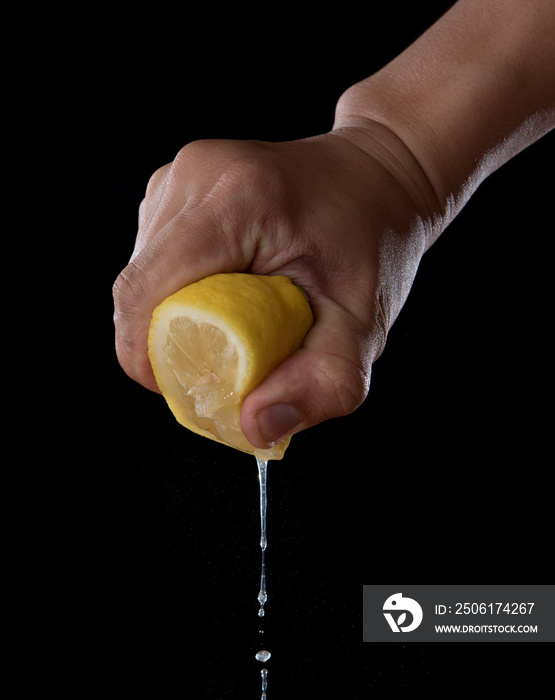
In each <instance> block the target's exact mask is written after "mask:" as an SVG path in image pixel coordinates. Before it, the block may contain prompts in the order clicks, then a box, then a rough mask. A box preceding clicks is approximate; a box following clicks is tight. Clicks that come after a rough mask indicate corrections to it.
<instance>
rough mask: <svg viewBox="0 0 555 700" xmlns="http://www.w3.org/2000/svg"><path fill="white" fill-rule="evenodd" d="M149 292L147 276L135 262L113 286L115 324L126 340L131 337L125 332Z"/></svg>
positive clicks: (121, 273) (133, 261)
mask: <svg viewBox="0 0 555 700" xmlns="http://www.w3.org/2000/svg"><path fill="white" fill-rule="evenodd" d="M148 290H149V285H148V282H147V279H146V275H145V274H144V272H143V270H142V269H141V267H140V266H139V265H138V264H137V262H136V261H135V260H132V261H131V262H130V263H129V264H128V265H127V267H125V268H124V269H123V270H122V271H121V272H120V274H119V275H118V277H117V279H116V281H115V282H114V284H113V287H112V296H113V300H114V322H115V324H116V326H117V327H119V328H120V330H121V331H122V333H123V336H122V337H123V339H124V340H125V339H126V337H128V335H129V333H128V332H127V333H124V331H127V330H128V328H129V326H130V323H131V321H132V318H133V317H134V316H135V314H136V313H137V312H138V310H139V309H140V308H142V306H143V305H144V302H145V300H146V299H147V298H148Z"/></svg>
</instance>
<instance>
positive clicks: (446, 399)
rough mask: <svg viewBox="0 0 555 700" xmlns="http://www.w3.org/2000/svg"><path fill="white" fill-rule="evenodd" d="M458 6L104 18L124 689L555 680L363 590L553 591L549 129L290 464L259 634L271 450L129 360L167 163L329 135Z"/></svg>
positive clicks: (101, 592) (104, 526)
mask: <svg viewBox="0 0 555 700" xmlns="http://www.w3.org/2000/svg"><path fill="white" fill-rule="evenodd" d="M450 4H452V3H446V2H439V1H436V2H427V3H412V2H410V3H409V2H406V3H391V4H389V5H387V6H386V7H385V8H380V12H379V15H378V13H377V9H376V8H375V7H374V6H372V5H370V6H368V7H367V9H366V10H365V12H364V13H362V9H363V6H360V5H358V6H356V7H354V6H352V7H351V6H345V7H334V8H330V10H329V11H326V12H324V11H323V10H322V9H317V10H314V11H313V12H310V13H301V12H300V9H299V8H297V7H294V8H284V7H283V6H281V7H280V9H279V11H278V10H276V11H275V12H272V10H264V11H263V12H261V14H260V16H258V12H257V8H256V6H255V7H254V8H253V7H250V6H249V9H248V10H247V9H246V8H245V9H242V8H239V7H235V8H233V10H232V11H227V12H226V11H222V10H220V9H216V8H208V9H207V10H205V11H202V12H200V11H199V12H197V13H192V12H191V11H190V9H187V10H184V11H178V10H175V9H174V8H173V7H172V11H171V13H170V12H169V11H168V9H167V8H165V7H164V6H159V7H158V6H155V5H153V6H151V7H147V8H146V9H145V12H144V13H143V14H142V15H141V16H140V17H137V16H136V15H132V16H131V15H130V16H129V17H126V18H125V20H124V21H123V22H121V21H120V22H118V23H116V22H115V21H114V22H111V21H110V18H109V17H107V18H106V22H105V23H104V24H105V28H104V30H103V31H102V32H101V33H100V34H99V36H98V44H97V50H98V57H99V67H98V71H97V72H93V82H94V94H95V100H94V108H95V110H96V111H97V112H98V120H99V121H98V123H99V125H100V127H101V128H102V130H103V134H104V137H103V139H102V144H101V147H100V148H99V150H98V152H97V153H95V154H92V155H93V156H94V157H95V158H97V159H98V161H99V163H100V165H101V168H102V176H101V182H102V188H99V190H98V192H97V193H96V194H95V196H94V203H95V207H97V208H98V211H99V212H100V215H101V219H102V223H101V243H102V260H103V264H102V269H101V273H99V276H100V278H101V279H100V282H101V287H102V292H101V299H102V305H103V306H102V308H101V312H102V320H101V332H100V337H101V338H102V351H101V358H100V369H101V375H102V381H101V383H100V384H99V386H98V387H95V388H96V389H97V390H98V391H99V395H100V396H101V397H102V401H103V406H104V408H103V411H104V413H105V415H104V416H103V420H102V423H101V425H102V426H103V427H102V430H100V431H98V432H95V435H96V441H97V442H98V443H100V446H101V450H102V459H101V461H100V462H99V464H98V465H97V466H96V467H95V468H94V470H91V471H90V473H89V472H87V479H88V482H89V483H88V485H87V487H88V488H89V489H90V492H91V493H92V494H94V497H95V499H96V500H97V506H98V508H97V511H96V515H95V519H94V521H93V523H92V527H91V530H92V540H91V541H92V544H91V554H92V560H91V561H94V562H95V565H94V566H93V565H91V570H90V572H88V574H87V576H88V579H89V584H90V585H91V586H92V588H93V590H94V596H93V600H92V601H91V602H90V605H91V609H92V611H93V616H92V617H93V620H92V621H91V623H90V624H91V625H92V628H94V629H96V628H98V629H101V631H102V633H101V635H100V638H99V641H98V642H97V643H95V644H94V645H92V649H91V652H90V661H91V663H92V668H93V670H92V671H91V681H92V678H93V677H94V682H95V683H98V682H100V684H101V685H103V686H104V687H105V689H106V691H110V692H111V693H116V694H117V695H118V697H129V698H174V697H175V698H177V697H195V698H242V699H244V698H256V697H259V692H260V675H259V674H260V667H261V665H260V664H259V663H258V662H257V661H255V660H254V654H255V653H256V651H258V649H260V648H263V647H264V648H268V649H269V650H270V651H271V652H272V659H271V660H270V661H268V663H267V664H266V666H267V668H268V670H269V687H268V698H269V700H278V699H279V698H294V697H324V698H353V699H355V698H370V697H390V696H392V695H393V696H395V695H396V694H399V695H400V694H406V693H407V692H409V693H410V692H411V691H418V690H423V689H424V690H426V691H427V693H428V694H431V695H434V694H435V693H437V694H438V696H439V695H440V694H441V696H442V697H443V696H444V695H445V694H446V693H448V692H452V691H454V690H456V689H458V690H461V689H462V690H465V691H469V692H478V693H486V692H495V691H499V690H500V689H502V688H509V687H511V688H516V689H519V688H521V689H523V690H524V689H526V691H527V692H528V693H532V694H533V693H534V690H535V689H536V687H537V683H538V682H539V679H540V677H541V676H542V675H543V674H544V673H545V657H546V654H545V652H544V651H543V648H542V646H543V645H534V644H516V645H492V644H474V645H463V646H464V648H462V647H461V646H460V645H457V644H449V645H447V644H444V645H440V644H428V645H416V644H413V645H411V644H408V645H401V644H382V645H379V644H366V645H363V644H362V641H361V640H362V585H363V584H371V583H378V582H379V581H383V580H393V578H397V579H400V578H403V576H401V574H405V573H411V574H415V573H416V574H417V576H416V577H415V576H412V578H413V579H414V578H418V577H420V579H421V580H428V581H429V582H438V581H439V580H440V579H443V580H448V581H456V580H467V581H469V580H488V581H493V580H494V579H495V580H505V581H508V580H512V581H516V580H518V581H526V580H528V581H536V582H537V583H540V582H546V574H547V562H548V560H549V559H550V555H549V552H548V547H547V541H548V540H547V537H548V533H549V526H548V517H547V516H548V512H549V509H550V507H551V501H552V499H551V496H550V493H549V492H548V490H547V489H546V486H545V479H546V475H547V470H548V460H549V454H550V452H549V448H550V446H551V430H552V421H551V420H548V418H549V417H550V416H552V411H551V381H550V379H551V362H548V358H549V359H551V356H552V352H551V337H550V325H551V324H550V320H551V317H552V312H551V305H550V301H551V298H550V296H551V295H550V293H551V288H550V279H551V275H552V266H551V253H550V250H549V249H548V246H550V245H551V239H552V237H553V222H552V218H551V208H552V199H553V169H552V162H553V156H554V140H553V135H552V134H550V135H549V136H548V137H546V138H544V139H543V140H541V141H540V142H538V143H537V144H535V145H534V146H532V147H530V148H529V149H528V150H527V151H525V152H524V153H522V154H520V155H519V156H517V157H516V158H515V159H514V160H513V161H512V162H511V163H509V164H508V165H506V166H504V168H502V169H501V170H500V171H499V172H498V173H496V174H495V175H493V176H492V177H491V178H489V179H488V180H487V181H486V182H485V183H484V184H483V185H482V186H481V187H480V189H479V190H478V192H477V193H476V194H475V195H474V197H473V199H472V200H471V201H470V203H469V204H468V205H467V207H466V208H465V209H464V210H463V211H462V213H461V214H460V215H459V216H458V217H457V219H456V220H455V221H454V222H453V223H452V225H451V226H450V227H449V228H448V230H447V231H446V232H445V233H444V234H443V236H442V237H441V239H440V240H439V241H438V242H437V244H436V245H435V246H434V247H433V248H432V249H431V250H430V251H429V252H428V253H427V254H426V256H425V257H424V260H423V261H422V263H421V266H420V270H419V272H418V275H417V279H416V281H415V284H414V287H413V290H412V292H411V295H410V297H409V300H408V301H407V303H406V305H405V307H404V309H403V311H402V313H401V315H400V317H399V319H398V320H397V322H396V324H395V326H394V327H393V329H392V331H391V333H390V338H389V341H388V345H387V348H386V351H385V353H384V354H383V356H382V357H381V358H380V359H379V361H378V362H377V363H376V365H375V367H374V372H373V378H372V386H371V390H370V395H369V397H368V399H367V400H366V402H365V404H364V405H363V406H362V407H361V408H360V409H359V410H358V411H357V412H355V413H354V414H352V415H351V416H348V417H345V418H341V419H337V420H332V421H328V422H327V423H326V424H324V425H321V426H318V427H315V428H313V429H311V430H309V431H307V432H306V433H304V434H301V435H298V436H296V437H295V438H294V439H293V441H292V443H291V446H290V448H289V451H288V452H287V456H286V458H285V459H284V460H283V461H282V462H279V463H278V462H274V463H270V465H269V525H268V527H269V531H268V539H269V545H268V551H267V566H268V592H269V599H268V603H267V606H266V607H267V617H266V622H265V624H266V632H265V634H264V640H265V641H264V642H261V641H260V638H261V635H259V633H258V628H259V620H258V617H257V614H256V613H257V602H256V596H257V593H258V584H259V578H258V577H259V567H260V551H259V547H258V539H259V520H258V491H257V488H258V484H257V475H256V464H255V460H254V458H251V457H249V456H247V455H243V454H241V453H238V452H235V451H233V450H231V449H228V448H226V447H224V446H221V445H217V444H215V443H212V442H210V441H208V440H204V439H203V438H200V437H197V436H195V435H192V434H189V433H188V432H187V431H185V430H184V429H183V428H181V427H180V426H179V425H178V424H177V423H176V422H175V420H174V419H173V417H172V415H171V414H170V412H169V410H168V409H167V407H166V405H165V403H164V401H163V399H162V398H161V397H160V396H158V395H155V394H152V393H150V392H148V391H147V390H145V389H143V388H142V387H140V386H139V385H136V384H135V383H134V382H133V381H132V380H130V379H129V378H127V377H126V376H125V374H124V373H123V371H122V370H121V369H120V367H119V365H118V364H117V360H116V357H115V353H114V351H113V327H112V301H111V285H112V283H113V281H114V279H115V278H116V276H117V274H118V273H119V272H120V270H121V269H122V268H123V267H124V266H125V264H126V262H127V260H128V258H129V256H130V254H131V250H132V247H133V241H134V237H135V234H136V219H137V208H138V205H139V203H140V201H141V199H142V197H143V194H144V190H145V188H146V183H147V181H148V178H149V176H150V175H151V174H152V172H153V171H154V170H155V169H156V168H158V167H160V166H161V165H164V164H165V163H167V162H169V161H171V160H172V159H173V157H174V156H175V154H176V153H177V151H178V150H179V149H180V148H181V147H182V146H183V145H185V144H186V143H187V142H189V141H191V140H194V139H197V138H207V137H208V138H218V137H222V138H240V139H243V138H257V139H266V140H276V141H277V140H286V139H295V138H302V137H304V136H310V135H313V134H317V133H322V132H324V131H326V130H328V129H329V128H331V126H332V122H333V110H334V106H335V103H336V101H337V99H338V97H339V96H340V94H341V93H342V92H343V90H344V89H346V88H347V87H349V85H351V84H353V83H354V82H356V81H358V80H360V79H363V78H364V77H366V76H367V75H370V74H371V73H372V72H373V71H374V70H376V69H378V68H380V67H381V66H382V65H384V64H385V63H386V62H387V61H388V60H390V59H391V58H393V57H394V56H395V55H396V54H398V53H399V52H400V51H401V50H403V48H405V47H406V46H407V45H408V44H409V43H410V42H411V41H412V40H414V39H415V38H416V37H417V36H418V35H419V34H420V33H421V32H422V31H423V30H424V29H425V28H426V27H427V26H429V24H430V23H432V22H433V21H434V20H435V19H437V18H438V17H439V16H440V15H441V13H442V12H443V11H444V10H445V9H447V7H449V6H450ZM106 186H107V188H108V189H106ZM106 192H108V195H107V197H106V196H105V193H106ZM548 334H549V335H548ZM106 413H107V415H106ZM106 419H107V421H108V422H107V421H106ZM106 425H107V428H106V427H105V426H106ZM99 433H100V435H101V437H100V438H99V437H98V435H99ZM405 578H406V577H405ZM85 632H87V630H85ZM85 682H86V679H85Z"/></svg>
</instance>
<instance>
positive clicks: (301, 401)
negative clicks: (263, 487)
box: [241, 307, 384, 448]
mask: <svg viewBox="0 0 555 700" xmlns="http://www.w3.org/2000/svg"><path fill="white" fill-rule="evenodd" d="M383 339H384V334H383V333H382V332H381V330H380V329H379V328H376V329H373V332H370V333H368V331H366V332H365V333H364V332H362V330H361V327H360V323H358V322H357V321H356V319H354V318H353V317H352V316H350V315H348V313H347V312H346V311H345V310H344V309H343V308H340V307H339V308H335V309H329V310H328V311H327V313H326V314H324V315H323V317H322V319H321V320H319V321H318V322H317V323H316V324H315V325H314V326H313V328H312V329H311V330H310V332H309V333H308V335H307V336H306V338H305V342H304V344H303V347H302V348H300V349H299V350H297V352H295V353H294V354H293V355H291V356H290V357H289V358H287V359H286V360H284V361H283V362H282V363H281V364H279V365H278V366H277V367H276V369H275V370H274V371H273V372H272V373H271V374H270V375H269V376H268V377H267V378H266V379H265V380H264V381H263V382H262V383H261V384H260V385H259V386H258V387H257V388H256V389H255V390H254V391H253V392H252V393H251V394H249V396H247V398H246V399H245V401H244V403H243V408H242V412H241V428H242V430H243V432H244V434H245V436H246V437H247V439H248V440H249V441H250V442H251V443H252V444H253V445H255V446H256V447H260V448H267V447H268V446H270V445H271V444H272V443H276V442H278V441H279V440H281V439H282V438H284V437H288V436H289V435H292V434H294V433H298V432H299V431H301V430H304V429H306V428H309V427H311V426H313V425H316V424H318V423H321V422H322V421H324V420H327V419H328V418H334V417H338V416H344V415H347V414H348V413H351V412H352V411H354V410H355V409H356V408H358V406H360V404H361V403H362V402H363V401H364V399H365V398H366V396H367V394H368V389H369V387H370V371H371V366H372V361H373V360H374V359H376V358H377V356H378V355H379V353H380V352H381V349H382V348H383Z"/></svg>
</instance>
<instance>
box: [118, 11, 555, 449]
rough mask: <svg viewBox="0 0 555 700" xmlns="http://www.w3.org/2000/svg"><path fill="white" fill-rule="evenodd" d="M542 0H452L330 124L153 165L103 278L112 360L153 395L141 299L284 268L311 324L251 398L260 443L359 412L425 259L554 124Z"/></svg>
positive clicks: (245, 419) (548, 16)
mask: <svg viewBox="0 0 555 700" xmlns="http://www.w3.org/2000/svg"><path fill="white" fill-rule="evenodd" d="M553 36H555V3H553V2H552V0H509V1H506V2H500V0H459V2H458V3H456V5H455V6H454V7H453V8H452V9H451V10H450V11H449V12H448V13H447V14H446V15H445V16H444V17H443V18H441V19H440V20H439V21H438V22H437V23H436V24H435V25H434V26H433V27H432V28H431V29H430V30H429V31H428V32H426V33H425V34H424V35H423V36H422V37H421V38H420V39H418V40H417V41H416V42H415V43H414V44H413V45H412V46H411V47H409V48H408V49H407V50H406V51H405V52H403V53H402V54H401V55H400V56H399V57H398V58H396V59H395V60H394V61H393V62H392V63H390V64H389V65H388V66H386V67H385V68H383V69H382V70H381V71H379V72H378V73H376V74H375V75H373V76H371V77H370V78H368V79H367V80H365V81H363V82H361V83H359V84H357V85H355V86H353V87H352V88H350V89H349V90H348V91H347V92H346V93H345V94H344V95H343V96H342V97H341V98H340V100H339V103H338V105H337V110H336V120H335V124H334V128H333V130H332V131H331V132H330V133H327V134H321V135H317V136H315V137H313V138H310V139H303V140H299V141H291V142H284V143H266V142H254V141H223V140H210V141H199V142H193V143H191V144H188V145H187V146H185V147H184V148H183V149H182V150H181V151H180V152H179V153H178V155H177V156H176V158H175V160H174V161H173V162H172V163H170V164H168V165H166V166H164V167H163V168H160V169H159V170H158V171H156V172H155V173H154V175H153V176H152V178H151V180H150V182H149V185H148V188H147V192H146V195H145V198H144V200H143V202H142V204H141V207H140V211H139V231H138V234H137V240H136V244H135V250H134V251H133V256H132V258H131V260H130V262H129V265H128V266H127V267H126V268H125V269H124V270H123V271H122V273H121V274H120V276H119V277H118V279H117V281H116V283H115V285H114V302H115V316H114V318H115V325H116V349H117V353H118V358H119V361H120V363H121V365H122V367H123V369H124V370H125V371H126V372H127V374H129V376H131V377H132V378H133V379H135V380H137V381H138V382H140V383H141V384H143V385H144V386H145V387H147V388H148V389H151V390H153V391H157V386H156V382H155V380H154V377H153V374H152V370H151V367H150V363H149V360H148V356H147V353H146V345H147V332H148V326H149V323H150V317H151V314H152V310H153V309H154V307H155V306H156V305H157V304H159V303H160V302H161V301H162V300H163V299H164V298H166V297H167V296H168V295H169V294H171V293H173V292H175V291H176V290H177V289H179V288H181V287H183V286H185V285H186V284H189V283H191V282H194V281H196V280H198V279H201V278H203V277H205V276H207V275H210V274H214V273H217V272H236V271H248V272H252V273H257V274H285V275H288V276H289V277H290V278H291V279H292V280H293V281H294V282H295V283H297V284H299V285H300V286H302V287H303V289H304V290H305V291H306V293H307V294H308V297H309V300H310V303H311V306H312V309H313V311H314V315H315V323H314V326H313V328H312V329H311V331H310V332H309V334H308V335H307V337H306V339H305V342H304V345H303V347H302V348H301V349H300V350H299V351H298V352H297V353H295V354H294V355H293V356H292V357H290V358H289V359H288V360H286V361H285V362H283V363H282V364H281V365H280V366H279V367H277V368H276V370H274V372H273V373H272V374H271V375H270V376H269V377H267V379H266V380H265V381H264V382H263V383H262V384H261V385H260V386H259V387H257V389H255V390H254V391H253V392H252V393H251V394H250V396H248V397H247V399H246V400H245V403H244V405H243V410H242V414H241V425H242V428H243V431H244V433H245V435H246V437H247V438H248V439H249V440H250V442H251V443H253V444H254V445H256V446H258V447H266V446H268V444H269V443H272V442H275V441H276V440H278V439H281V438H282V437H284V436H286V435H290V434H292V433H295V432H298V431H299V430H303V429H305V428H308V427H310V426H312V425H315V424H317V423H320V422H321V421H323V420H326V419H327V418H331V417H334V416H341V415H346V414H347V413H350V412H351V411H353V410H355V409H356V408H357V407H358V406H359V405H360V403H361V402H362V401H363V400H364V399H365V397H366V395H367V393H368V390H369V385H370V374H371V367H372V364H373V362H374V361H375V360H376V359H377V357H378V356H379V355H380V353H381V352H382V350H383V348H384V345H385V342H386V338H387V333H388V331H389V329H390V328H391V325H392V324H393V322H394V320H395V318H396V317H397V315H398V313H399V311H400V309H401V308H402V306H403V304H404V302H405V300H406V298H407V296H408V294H409V292H410V288H411V285H412V282H413V280H414V276H415V274H416V271H417V269H418V265H419V262H420V260H421V258H422V255H423V254H424V252H425V251H426V250H427V249H428V248H429V246H430V245H432V244H433V242H434V241H435V240H436V239H437V237H438V236H439V235H440V234H441V233H442V232H443V231H444V230H445V228H446V227H447V225H448V224H449V222H450V221H451V220H452V219H453V217H454V216H456V214H457V213H458V211H460V209H461V208H462V207H463V206H464V204H465V203H466V202H467V201H468V199H469V198H470V196H471V195H472V194H473V192H474V191H475V190H476V188H477V187H478V185H479V184H480V182H482V181H483V179H484V178H485V177H487V176H488V175H490V174H491V173H493V172H494V171H495V170H496V169H497V168H499V167H500V166H501V165H502V164H503V163H505V162H506V161H507V160H509V159H510V158H512V157H513V156H514V155H515V154H516V153H518V152H519V151H521V150H522V149H524V148H526V147H527V146H528V145H530V144H531V143H533V142H535V141H537V140H538V139H539V138H541V137H542V136H543V135H544V134H545V133H547V132H548V131H549V130H550V129H552V128H553V126H554V125H555V40H554V39H553Z"/></svg>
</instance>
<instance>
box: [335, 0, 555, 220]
mask: <svg viewBox="0 0 555 700" xmlns="http://www.w3.org/2000/svg"><path fill="white" fill-rule="evenodd" d="M376 123H378V124H379V125H380V127H379V128H383V126H385V127H386V128H387V129H388V130H390V131H391V132H392V135H394V137H393V136H392V137H391V138H397V139H399V140H400V141H401V142H402V143H403V144H404V146H405V147H406V150H407V151H408V152H410V153H411V154H412V155H413V156H414V158H415V159H416V161H417V162H418V164H419V166H420V168H421V172H422V176H423V177H422V178H421V180H422V183H423V184H422V185H421V188H420V189H421V190H422V191H425V190H426V189H428V190H429V192H427V193H424V195H423V196H424V198H425V199H427V201H428V203H430V202H432V204H429V205H428V208H429V207H430V206H433V201H434V200H435V204H436V206H437V210H436V211H435V212H434V214H433V217H432V218H433V219H434V220H435V223H436V225H435V228H436V229H438V228H441V227H444V226H445V225H446V224H447V223H449V221H450V220H451V219H452V218H453V217H454V216H455V215H456V214H457V212H458V211H459V210H460V208H461V207H462V206H463V205H464V204H465V202H466V201H467V200H468V198H469V197H470V196H471V195H472V193H473V192H474V190H475V189H476V187H477V186H478V185H479V184H480V182H481V181H482V180H483V179H484V178H485V177H487V176H488V175H490V174H491V173H492V172H493V171H495V170H496V169H497V168H498V167H499V166H500V165H502V164H503V163H505V162H506V161H507V160H509V159H510V158H512V157H513V156H514V155H515V154H516V153H518V152H519V151H521V150H522V149H524V148H526V147H527V146H528V145H530V144H531V143H533V142H534V141H536V140H537V139H539V138H540V137H541V136H543V135H544V134H545V133H546V132H547V131H549V130H550V129H551V128H553V126H554V125H555V2H554V1H553V0H459V2H457V3H456V4H455V5H454V6H453V8H452V9H451V10H450V11H449V12H447V13H446V14H445V15H444V16H443V17H442V18H441V19H440V20H439V21H438V22H437V23H436V24H435V25H434V26H433V27H431V28H430V29H429V30H428V31H427V32H426V33H425V34H424V35H423V36H422V37H420V38H419V39H418V40H417V41H416V42H415V43H414V44H413V45H412V46H410V47H409V48H408V49H407V50H406V51H404V52H403V53H402V54H401V55H400V56H398V57H397V58H396V59H395V60H394V61H392V62H391V63H390V64H388V65H387V66H385V67H384V68H383V69H382V70H380V71H379V72H378V73H376V74H375V75H373V76H371V77H370V78H368V79H367V80H365V81H363V82H361V83H358V84H357V85H355V86H353V87H352V88H350V89H349V90H347V92H346V93H345V94H344V95H343V96H342V97H341V99H340V101H339V103H338V106H337V112H336V122H335V125H334V128H335V129H337V130H342V131H343V132H344V133H345V130H349V129H352V130H353V133H356V132H359V134H358V135H357V136H356V138H357V139H359V142H360V139H361V138H362V139H364V137H363V136H362V137H361V136H360V133H362V134H363V133H364V131H365V129H367V128H368V129H369V132H370V133H371V134H375V128H376ZM359 145H363V144H362V142H360V143H359ZM414 177H416V179H418V175H415V176H414ZM438 221H441V226H438V225H437V222H438Z"/></svg>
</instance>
